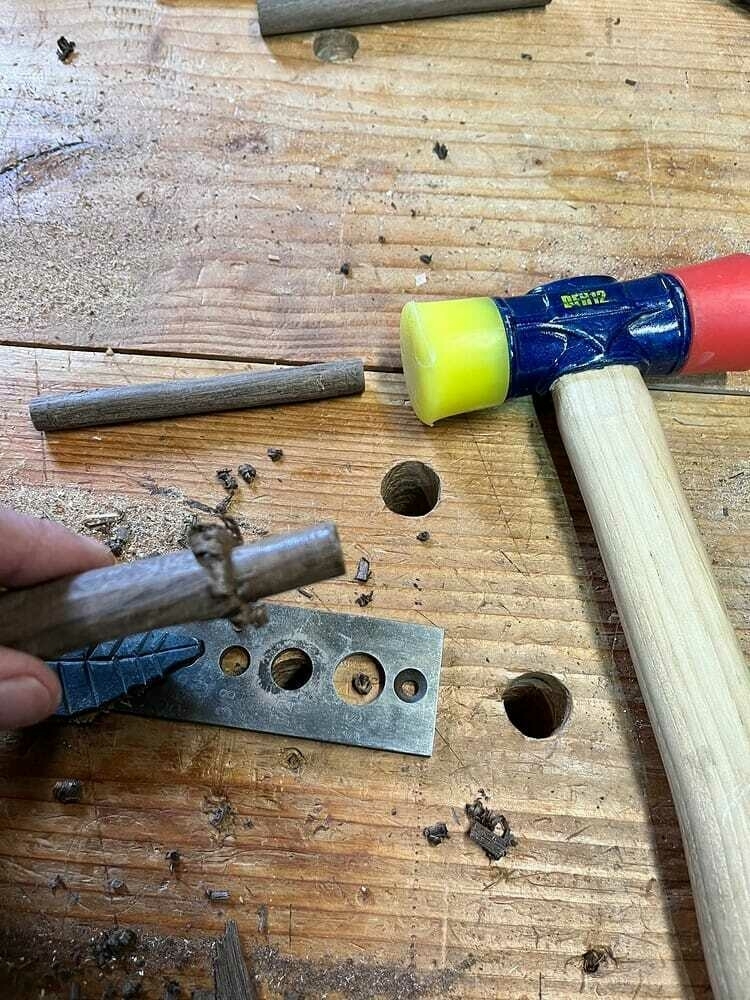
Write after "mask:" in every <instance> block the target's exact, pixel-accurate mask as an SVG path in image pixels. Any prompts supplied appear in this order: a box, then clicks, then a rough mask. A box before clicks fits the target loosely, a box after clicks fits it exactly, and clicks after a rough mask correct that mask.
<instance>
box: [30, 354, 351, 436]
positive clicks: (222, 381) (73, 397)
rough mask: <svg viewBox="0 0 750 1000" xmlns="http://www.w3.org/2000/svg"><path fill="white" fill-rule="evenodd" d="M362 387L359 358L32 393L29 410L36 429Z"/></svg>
mask: <svg viewBox="0 0 750 1000" xmlns="http://www.w3.org/2000/svg"><path fill="white" fill-rule="evenodd" d="M364 388H365V375H364V369H363V366H362V362H361V361H359V360H352V361H332V362H329V363H328V364H320V365H302V366H300V367H298V368H273V369H271V370H270V371H259V372H239V373H237V374H236V375H218V376H216V377H214V378H196V379H179V380H176V381H172V382H154V383H151V384H148V385H126V386H117V387H116V388H112V389H87V390H84V391H82V392H64V393H60V394H55V395H49V396H37V398H36V399H32V401H31V403H30V404H29V413H30V414H31V420H32V422H33V424H34V427H36V429H37V430H38V431H62V430H70V429H72V428H74V427H101V426H103V425H105V424H125V423H132V422H134V421H137V420H161V419H163V418H165V417H186V416H191V415H192V414H196V413H217V412H219V411H222V410H245V409H253V408H256V407H261V406H280V405H282V404H286V403H306V402H309V401H310V400H315V399H331V398H333V397H334V396H353V395H356V394H357V393H360V392H364Z"/></svg>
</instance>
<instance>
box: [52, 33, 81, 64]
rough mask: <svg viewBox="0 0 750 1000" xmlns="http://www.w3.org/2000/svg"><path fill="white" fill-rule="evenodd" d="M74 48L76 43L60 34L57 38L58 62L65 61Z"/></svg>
mask: <svg viewBox="0 0 750 1000" xmlns="http://www.w3.org/2000/svg"><path fill="white" fill-rule="evenodd" d="M75 50H76V43H75V42H71V41H69V40H68V39H67V38H66V37H65V35H60V37H59V38H58V39H57V58H58V59H59V60H60V62H67V61H68V59H70V57H71V56H72V55H73V53H74V52H75Z"/></svg>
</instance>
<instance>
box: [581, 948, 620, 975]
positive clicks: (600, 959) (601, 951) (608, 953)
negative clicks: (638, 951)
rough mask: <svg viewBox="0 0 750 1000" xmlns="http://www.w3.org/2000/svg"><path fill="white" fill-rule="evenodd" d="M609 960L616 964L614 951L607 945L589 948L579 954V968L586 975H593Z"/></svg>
mask: <svg viewBox="0 0 750 1000" xmlns="http://www.w3.org/2000/svg"><path fill="white" fill-rule="evenodd" d="M610 962H614V964H615V965H617V959H616V958H615V956H614V952H613V951H612V949H611V948H610V947H609V946H608V945H605V946H603V947H601V946H600V947H596V948H589V950H588V951H586V952H584V953H583V955H582V956H581V968H582V969H583V971H584V972H585V973H586V975H587V976H595V975H596V973H597V972H598V971H599V970H600V969H601V968H602V966H605V965H608V964H609V963H610Z"/></svg>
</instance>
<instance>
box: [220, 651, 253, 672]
mask: <svg viewBox="0 0 750 1000" xmlns="http://www.w3.org/2000/svg"><path fill="white" fill-rule="evenodd" d="M219 666H220V667H221V669H222V671H223V672H224V673H225V674H226V675H227V677H240V676H241V675H242V674H244V673H245V671H246V670H247V668H248V667H249V666H250V653H248V651H247V650H246V649H245V647H244V646H227V648H226V649H225V650H223V652H222V653H221V655H220V656H219Z"/></svg>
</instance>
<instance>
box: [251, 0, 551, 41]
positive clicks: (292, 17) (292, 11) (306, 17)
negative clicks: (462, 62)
mask: <svg viewBox="0 0 750 1000" xmlns="http://www.w3.org/2000/svg"><path fill="white" fill-rule="evenodd" d="M549 2H550V0H258V20H259V22H260V30H261V34H263V35H286V34H289V33H290V32H293V31H317V30H318V29H320V28H344V27H351V26H353V25H355V24H382V23H383V22H385V21H411V20H415V19H416V18H420V17H445V16H447V15H452V14H480V13H485V12H487V11H496V10H516V9H518V8H519V7H546V5H547V4H548V3H549Z"/></svg>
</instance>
